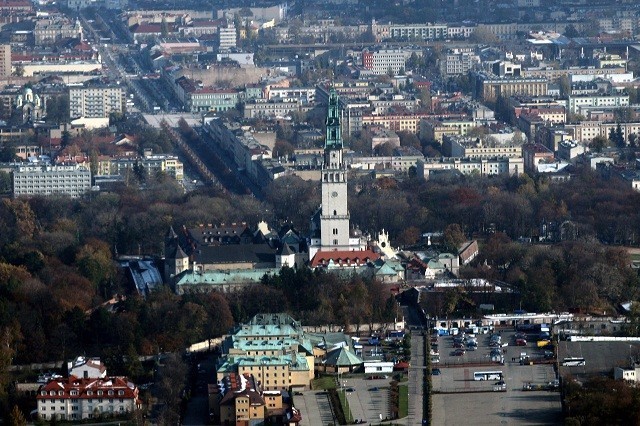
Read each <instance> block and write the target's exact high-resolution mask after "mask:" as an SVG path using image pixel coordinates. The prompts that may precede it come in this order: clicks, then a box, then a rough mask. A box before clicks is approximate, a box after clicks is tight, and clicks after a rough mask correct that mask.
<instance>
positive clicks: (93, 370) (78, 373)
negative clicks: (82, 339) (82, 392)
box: [67, 356, 107, 379]
mask: <svg viewBox="0 0 640 426" xmlns="http://www.w3.org/2000/svg"><path fill="white" fill-rule="evenodd" d="M67 375H68V376H69V377H71V376H75V377H80V378H84V379H104V378H105V377H107V367H105V365H104V363H103V362H102V361H100V358H86V357H83V356H79V357H77V358H76V359H74V360H73V361H69V362H68V363H67Z"/></svg>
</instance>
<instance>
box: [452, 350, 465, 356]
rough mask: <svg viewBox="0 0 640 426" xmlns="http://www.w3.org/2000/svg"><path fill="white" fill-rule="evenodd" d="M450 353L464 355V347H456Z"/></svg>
mask: <svg viewBox="0 0 640 426" xmlns="http://www.w3.org/2000/svg"><path fill="white" fill-rule="evenodd" d="M451 355H453V356H462V355H464V349H456V350H455V351H453V352H452V353H451Z"/></svg>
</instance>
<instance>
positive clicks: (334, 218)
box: [320, 89, 350, 251]
mask: <svg viewBox="0 0 640 426" xmlns="http://www.w3.org/2000/svg"><path fill="white" fill-rule="evenodd" d="M340 118H341V112H340V108H339V107H338V94H337V93H336V91H335V90H333V89H331V91H330V93H329V107H328V111H327V118H326V121H325V124H326V138H325V144H324V166H323V167H322V210H321V215H320V238H321V239H320V241H321V245H320V251H333V250H350V247H349V210H348V209H347V169H346V167H345V164H344V162H343V158H342V148H343V144H342V129H341V124H340Z"/></svg>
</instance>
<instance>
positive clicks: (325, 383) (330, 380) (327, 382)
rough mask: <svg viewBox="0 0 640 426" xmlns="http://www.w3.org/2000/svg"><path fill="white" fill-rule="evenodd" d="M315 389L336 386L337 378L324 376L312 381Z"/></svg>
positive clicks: (312, 386) (333, 387)
mask: <svg viewBox="0 0 640 426" xmlns="http://www.w3.org/2000/svg"><path fill="white" fill-rule="evenodd" d="M311 388H312V389H314V390H328V389H335V388H336V378H335V377H334V376H323V377H320V378H318V379H314V380H313V381H312V382H311Z"/></svg>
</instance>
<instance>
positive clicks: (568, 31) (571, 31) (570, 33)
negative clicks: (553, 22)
mask: <svg viewBox="0 0 640 426" xmlns="http://www.w3.org/2000/svg"><path fill="white" fill-rule="evenodd" d="M564 36H565V37H568V38H574V37H580V33H579V32H578V30H577V29H576V27H575V26H574V25H573V24H569V25H567V26H566V27H565V29H564Z"/></svg>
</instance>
